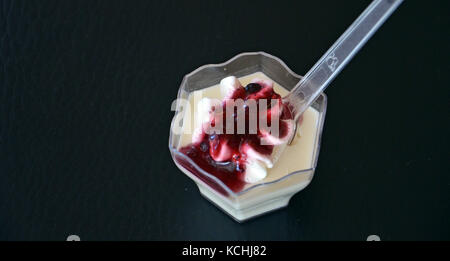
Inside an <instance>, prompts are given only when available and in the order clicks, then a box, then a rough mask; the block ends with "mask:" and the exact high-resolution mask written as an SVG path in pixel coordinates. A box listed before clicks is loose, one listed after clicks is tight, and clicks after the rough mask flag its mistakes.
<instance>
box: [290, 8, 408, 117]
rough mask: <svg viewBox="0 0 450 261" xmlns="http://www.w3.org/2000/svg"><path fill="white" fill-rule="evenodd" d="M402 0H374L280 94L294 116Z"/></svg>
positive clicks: (342, 66) (318, 93)
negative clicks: (309, 67) (293, 82)
mask: <svg viewBox="0 0 450 261" xmlns="http://www.w3.org/2000/svg"><path fill="white" fill-rule="evenodd" d="M402 1H403V0H374V1H373V2H372V3H371V4H370V5H369V6H368V7H367V8H366V9H365V10H364V12H363V13H362V14H361V15H360V16H359V17H358V19H356V20H355V21H354V22H353V24H352V25H350V27H349V28H348V29H347V30H346V31H345V32H344V33H343V34H342V35H341V37H339V39H338V40H337V41H336V42H335V43H334V44H333V45H332V46H331V47H330V49H328V51H327V52H326V53H325V54H324V55H323V56H322V58H320V60H319V61H317V63H316V64H315V65H314V66H313V67H312V68H311V70H309V72H308V73H307V74H306V75H305V76H304V77H303V78H302V79H301V80H300V81H299V83H298V84H297V85H296V86H295V87H294V89H292V91H291V92H290V93H289V94H288V95H287V96H286V97H285V98H284V100H285V101H287V103H288V104H289V106H290V108H291V110H292V113H293V114H294V118H295V120H297V119H298V117H300V115H301V114H302V113H303V112H304V111H305V110H306V109H307V108H308V107H309V106H310V105H311V103H313V102H314V100H315V99H316V98H317V97H318V96H319V95H320V93H322V92H323V91H324V90H325V88H326V87H327V86H328V84H329V83H330V82H331V81H332V80H333V79H334V78H335V77H336V75H338V74H339V72H340V71H341V70H342V69H343V68H344V67H345V65H347V63H348V62H349V61H350V60H351V58H352V57H353V56H354V55H355V54H356V53H357V52H358V51H359V49H360V48H361V47H362V46H363V45H364V44H365V43H366V42H367V40H369V38H370V37H371V36H372V35H373V33H375V31H376V30H377V29H378V28H379V27H380V26H381V25H382V24H383V22H384V21H385V20H386V19H387V18H388V17H389V16H390V15H391V14H392V12H394V10H395V9H396V8H397V7H398V6H399V5H400V4H401V2H402Z"/></svg>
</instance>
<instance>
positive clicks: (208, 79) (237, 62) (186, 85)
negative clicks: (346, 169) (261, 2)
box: [169, 52, 327, 222]
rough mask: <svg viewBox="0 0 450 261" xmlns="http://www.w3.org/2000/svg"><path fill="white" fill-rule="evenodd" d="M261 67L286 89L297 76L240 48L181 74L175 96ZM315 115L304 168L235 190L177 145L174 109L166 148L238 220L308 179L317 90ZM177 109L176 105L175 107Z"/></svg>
mask: <svg viewBox="0 0 450 261" xmlns="http://www.w3.org/2000/svg"><path fill="white" fill-rule="evenodd" d="M255 72H262V73H264V74H265V75H267V76H268V77H269V78H271V79H272V80H273V81H275V82H277V83H278V84H280V85H281V86H283V87H284V88H285V89H287V90H291V89H292V88H294V86H295V85H296V84H297V83H298V81H299V80H300V79H301V76H299V75H297V74H295V73H294V72H292V71H291V70H290V69H289V68H288V67H287V66H286V64H284V63H283V62H282V61H281V60H280V59H279V58H277V57H274V56H272V55H269V54H267V53H264V52H251V53H241V54H239V55H237V56H235V57H233V58H232V59H230V60H229V61H227V62H224V63H221V64H210V65H204V66H202V67H200V68H198V69H197V70H195V71H193V72H192V73H190V74H187V75H186V76H185V77H184V78H183V81H182V83H181V86H180V89H179V91H178V97H177V98H180V99H187V98H188V96H189V94H190V93H192V92H193V91H196V90H200V89H204V88H208V87H210V86H213V85H216V84H218V83H219V82H220V80H221V79H223V78H225V77H227V76H230V75H234V76H236V77H242V76H246V75H249V74H252V73H255ZM311 107H312V108H314V109H315V110H316V111H317V112H318V115H319V118H318V121H317V126H316V131H315V136H314V147H313V152H312V163H311V166H310V167H309V168H306V169H298V170H295V171H293V172H291V173H285V174H284V175H283V176H281V177H277V178H276V179H270V177H269V176H270V172H269V175H268V177H266V178H265V179H263V180H262V181H260V182H257V183H248V184H246V185H245V186H243V187H240V188H239V189H238V190H236V188H230V187H228V186H227V185H225V184H224V183H223V182H222V181H221V180H219V179H218V178H217V177H215V176H214V175H213V174H211V173H207V172H205V171H204V170H203V169H201V168H200V167H199V166H197V165H196V164H195V163H194V162H193V161H192V160H191V159H190V158H189V157H187V156H186V155H185V154H183V153H181V152H179V151H178V149H179V145H180V140H181V135H180V134H176V133H175V132H173V128H172V127H173V125H174V124H175V123H177V124H183V119H182V118H181V120H180V118H178V121H175V118H176V117H180V115H176V117H174V119H173V120H172V126H171V130H170V137H169V149H170V152H171V155H172V158H173V160H174V162H175V164H176V165H177V166H178V168H179V169H180V170H181V171H182V172H183V173H185V174H186V175H187V176H188V177H189V178H191V179H192V180H194V182H195V183H196V184H197V186H198V188H199V190H200V193H201V194H202V195H203V196H204V197H205V198H206V199H208V200H209V201H211V202H212V203H214V204H215V205H216V206H217V207H219V208H220V209H222V210H223V211H224V212H225V213H227V214H229V215H230V216H231V217H232V218H234V219H235V220H236V221H238V222H242V221H244V220H247V219H250V218H253V217H256V216H259V215H262V214H264V213H267V212H270V211H273V210H276V209H279V208H282V207H285V206H287V205H288V203H289V200H290V199H291V197H292V196H293V195H294V194H295V193H297V192H299V191H300V190H302V189H304V188H305V187H306V186H308V184H309V183H310V182H311V180H312V178H313V176H314V170H315V168H316V165H317V160H318V156H319V149H320V140H321V134H322V128H323V123H324V119H325V113H326V107H327V97H326V95H325V94H323V93H322V94H321V95H320V96H319V98H317V100H316V101H315V102H314V103H313V104H312V105H311ZM177 111H178V109H177ZM283 156H284V157H286V156H288V157H300V155H283Z"/></svg>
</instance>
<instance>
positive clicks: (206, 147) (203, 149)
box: [200, 142, 209, 152]
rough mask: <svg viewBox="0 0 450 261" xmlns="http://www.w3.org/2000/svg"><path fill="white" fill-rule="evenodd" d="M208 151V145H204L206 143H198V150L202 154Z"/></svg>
mask: <svg viewBox="0 0 450 261" xmlns="http://www.w3.org/2000/svg"><path fill="white" fill-rule="evenodd" d="M208 149H209V146H208V144H206V142H202V143H200V150H201V151H203V152H206V151H207V150H208Z"/></svg>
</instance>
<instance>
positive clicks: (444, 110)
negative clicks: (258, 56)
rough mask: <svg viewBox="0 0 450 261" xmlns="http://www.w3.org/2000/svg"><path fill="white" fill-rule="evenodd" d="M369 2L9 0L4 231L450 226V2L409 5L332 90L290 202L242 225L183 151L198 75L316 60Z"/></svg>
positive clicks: (355, 234)
mask: <svg viewBox="0 0 450 261" xmlns="http://www.w3.org/2000/svg"><path fill="white" fill-rule="evenodd" d="M344 2H345V3H344ZM368 4H369V1H359V0H354V1H296V2H281V1H272V2H267V3H266V2H260V1H259V2H253V3H250V2H246V1H245V2H244V1H239V2H233V1H226V2H225V1H204V2H201V3H198V2H194V1H189V2H188V1H176V2H175V1H9V0H5V1H1V3H0V239H1V240H65V239H66V237H67V236H68V235H71V234H76V235H78V236H80V238H81V240H158V239H161V240H237V239H240V240H365V239H366V238H367V236H368V235H372V234H374V235H379V236H380V238H381V240H440V239H446V240H450V222H449V220H450V209H449V202H450V178H449V173H450V171H449V163H448V161H449V153H448V147H449V138H448V134H449V125H448V121H449V117H448V113H449V84H448V73H449V69H450V68H449V61H450V59H449V58H450V57H449V49H448V48H449V35H450V33H449V30H448V23H447V22H448V14H447V13H446V11H447V10H448V9H447V8H446V7H445V6H444V4H443V1H442V2H438V1H436V2H433V4H431V3H428V4H426V5H425V4H424V3H423V2H421V1H405V2H404V3H403V4H402V6H400V8H399V9H398V10H397V11H396V13H394V14H393V16H392V17H391V18H390V19H389V20H388V21H387V22H386V23H385V24H384V25H383V26H382V28H381V29H380V30H379V31H378V32H377V33H376V34H375V35H374V37H373V38H372V39H371V40H370V41H369V42H368V43H367V45H366V46H365V47H364V48H363V49H362V50H361V52H360V53H359V54H358V55H357V56H356V57H355V58H354V59H353V60H352V62H351V63H350V64H349V65H348V66H347V67H346V68H345V69H344V70H343V71H342V73H341V74H340V75H339V76H338V77H337V78H336V79H335V81H334V82H333V83H332V84H331V86H330V87H329V89H327V91H326V93H327V94H328V98H329V104H328V114H327V117H326V121H325V128H324V132H323V140H322V148H321V152H320V157H319V163H318V167H317V171H316V175H315V177H314V179H313V181H312V183H311V184H310V185H309V186H308V187H307V188H306V189H305V190H303V191H301V192H300V193H298V194H297V195H296V196H294V197H293V198H292V200H291V202H290V204H289V207H287V208H285V209H282V210H279V211H276V212H274V213H272V214H269V215H266V216H263V217H259V218H256V219H254V220H251V221H249V222H246V223H244V224H238V223H236V222H235V221H233V220H232V219H231V218H229V217H228V216H227V215H225V214H224V213H222V212H221V211H220V210H219V209H217V208H216V207H214V206H213V205H212V204H210V203H209V202H208V201H206V200H205V199H204V198H202V197H201V196H200V194H199V192H198V189H197V187H196V186H195V184H194V183H193V182H192V181H191V180H190V179H189V178H187V177H186V176H184V175H183V174H182V173H181V172H180V171H179V170H178V169H177V167H176V166H175V164H174V163H173V161H172V159H171V157H170V154H169V150H168V147H167V146H168V135H169V124H170V121H171V118H172V117H173V112H171V110H170V105H171V102H172V101H173V100H174V99H175V98H176V94H177V90H178V87H179V84H180V82H181V80H182V77H183V76H184V75H185V74H187V73H189V72H191V71H192V70H194V69H196V68H197V67H198V66H201V65H203V64H207V63H217V62H223V61H225V60H228V59H229V58H231V57H233V56H234V55H236V54H238V53H241V52H245V51H265V52H267V53H270V54H273V55H275V56H278V57H280V58H281V59H282V60H283V61H285V62H286V63H287V64H288V66H289V67H290V68H291V69H292V70H293V71H295V72H297V73H299V74H304V73H305V72H306V71H307V70H308V69H309V68H310V67H311V66H312V65H313V64H314V62H315V61H316V60H317V59H319V58H320V56H321V55H322V53H323V52H325V51H326V50H327V49H328V47H329V46H330V45H331V44H332V43H333V42H334V40H336V39H337V37H339V35H340V34H341V33H342V32H343V31H344V30H345V29H346V28H347V26H349V25H350V24H351V22H352V21H353V20H354V19H355V18H356V17H357V16H358V15H359V13H360V12H361V11H362V10H363V9H364V8H365V7H366V6H367V5H368ZM444 23H447V26H444Z"/></svg>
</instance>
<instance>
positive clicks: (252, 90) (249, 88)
mask: <svg viewBox="0 0 450 261" xmlns="http://www.w3.org/2000/svg"><path fill="white" fill-rule="evenodd" d="M259 90H261V85H259V84H257V83H249V84H247V86H245V91H246V92H247V93H255V92H258V91H259Z"/></svg>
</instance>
